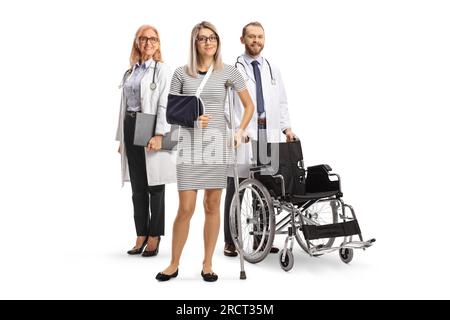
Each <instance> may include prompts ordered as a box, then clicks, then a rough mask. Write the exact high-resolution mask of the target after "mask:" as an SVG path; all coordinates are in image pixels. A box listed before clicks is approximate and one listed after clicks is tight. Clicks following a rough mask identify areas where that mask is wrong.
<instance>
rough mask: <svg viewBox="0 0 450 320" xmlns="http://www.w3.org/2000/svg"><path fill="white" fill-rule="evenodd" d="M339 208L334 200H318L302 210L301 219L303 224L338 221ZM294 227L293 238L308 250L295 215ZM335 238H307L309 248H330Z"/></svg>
mask: <svg viewBox="0 0 450 320" xmlns="http://www.w3.org/2000/svg"><path fill="white" fill-rule="evenodd" d="M339 210H341V204H340V202H339V201H336V200H325V201H318V202H316V203H314V204H313V205H311V206H310V207H309V208H308V209H306V210H304V211H303V212H302V215H303V221H304V223H305V224H310V225H325V224H333V223H337V222H338V218H339ZM295 223H296V228H295V239H296V240H297V243H298V244H299V245H300V247H301V248H302V249H303V250H304V251H305V252H306V253H309V252H308V245H307V242H306V240H305V237H304V235H303V231H302V224H301V220H300V217H299V216H297V217H296V220H295ZM334 240H335V238H323V239H316V240H309V241H308V242H309V246H310V248H318V249H319V248H330V247H331V246H332V245H333V243H334ZM321 255H322V254H315V256H321Z"/></svg>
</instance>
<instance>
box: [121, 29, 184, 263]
mask: <svg viewBox="0 0 450 320" xmlns="http://www.w3.org/2000/svg"><path fill="white" fill-rule="evenodd" d="M171 76H172V73H171V72H170V70H169V68H168V67H167V65H166V64H165V63H163V61H162V55H161V47H160V37H159V33H158V30H157V29H156V28H155V27H152V26H149V25H143V26H141V27H140V28H139V29H138V30H137V31H136V34H135V37H134V39H133V43H132V48H131V54H130V69H128V70H127V72H126V73H125V75H124V77H123V80H122V85H121V88H122V99H121V104H120V113H119V124H118V128H117V136H116V140H118V141H119V142H120V146H119V153H120V154H121V160H122V186H123V184H124V182H126V181H130V182H131V189H132V201H133V211H134V224H135V228H136V234H137V237H136V241H135V244H134V247H133V248H132V249H131V250H129V251H128V252H127V253H128V254H129V255H142V256H143V257H154V256H156V255H157V254H158V251H159V244H160V242H161V236H163V235H164V215H165V199H164V198H165V185H166V184H168V183H175V181H176V176H175V160H176V154H175V152H169V151H163V150H161V144H162V136H163V135H164V134H166V133H167V132H169V131H170V125H169V124H168V123H167V122H166V106H167V96H168V93H169V87H170V79H171ZM139 113H148V114H154V115H156V116H157V118H156V119H157V120H156V127H155V134H154V136H153V137H152V138H151V139H150V140H149V141H148V145H147V147H142V146H136V145H134V143H133V142H134V130H135V126H136V115H137V114H139Z"/></svg>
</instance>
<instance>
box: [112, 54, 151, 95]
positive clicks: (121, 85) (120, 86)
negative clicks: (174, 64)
mask: <svg viewBox="0 0 450 320" xmlns="http://www.w3.org/2000/svg"><path fill="white" fill-rule="evenodd" d="M157 65H158V61H155V66H154V69H153V77H152V83H151V84H150V89H151V90H152V91H154V90H155V89H156V87H157V85H156V82H155V75H156V66H157ZM130 76H131V74H130ZM127 79H128V78H127ZM125 82H126V80H124V81H123V82H122V83H121V84H120V85H119V89H120V88H122V87H123V85H124V83H125Z"/></svg>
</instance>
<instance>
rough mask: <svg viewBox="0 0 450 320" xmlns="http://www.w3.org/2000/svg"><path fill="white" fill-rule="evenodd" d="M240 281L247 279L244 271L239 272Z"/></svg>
mask: <svg viewBox="0 0 450 320" xmlns="http://www.w3.org/2000/svg"><path fill="white" fill-rule="evenodd" d="M240 279H241V280H245V279H247V276H246V275H245V271H241V276H240Z"/></svg>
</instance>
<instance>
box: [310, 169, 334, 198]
mask: <svg viewBox="0 0 450 320" xmlns="http://www.w3.org/2000/svg"><path fill="white" fill-rule="evenodd" d="M331 170H332V169H331V167H330V166H329V165H327V164H320V165H317V166H312V167H308V170H307V172H308V174H307V178H306V192H310V193H314V192H324V191H335V190H337V191H339V193H340V194H342V192H341V179H340V177H339V175H338V174H336V173H330V171H331ZM330 177H336V178H337V180H331V179H330Z"/></svg>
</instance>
